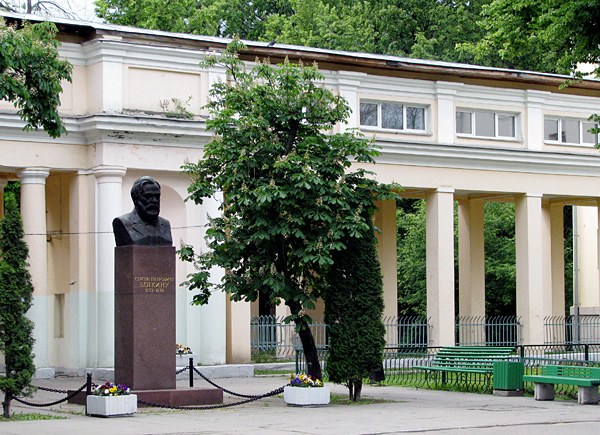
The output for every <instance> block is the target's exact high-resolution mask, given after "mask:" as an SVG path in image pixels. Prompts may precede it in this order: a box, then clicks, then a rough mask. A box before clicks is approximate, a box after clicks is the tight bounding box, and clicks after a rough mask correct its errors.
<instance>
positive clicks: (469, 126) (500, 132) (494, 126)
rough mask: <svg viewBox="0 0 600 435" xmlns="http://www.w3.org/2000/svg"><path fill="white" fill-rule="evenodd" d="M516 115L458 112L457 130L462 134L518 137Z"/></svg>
mask: <svg viewBox="0 0 600 435" xmlns="http://www.w3.org/2000/svg"><path fill="white" fill-rule="evenodd" d="M516 120H517V117H516V115H511V114H505V113H495V112H486V111H466V110H459V111H457V112H456V132H457V133H458V134H462V135H469V136H477V137H492V138H510V139H514V138H516V137H517V125H516Z"/></svg>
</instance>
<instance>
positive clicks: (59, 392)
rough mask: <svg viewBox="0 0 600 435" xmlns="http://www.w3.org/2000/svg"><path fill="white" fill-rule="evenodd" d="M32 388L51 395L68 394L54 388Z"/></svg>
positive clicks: (65, 391)
mask: <svg viewBox="0 0 600 435" xmlns="http://www.w3.org/2000/svg"><path fill="white" fill-rule="evenodd" d="M33 387H34V388H36V389H38V390H42V391H49V392H51V393H58V394H68V393H69V392H68V391H67V390H56V389H54V388H47V387H36V386H35V385H34V386H33Z"/></svg>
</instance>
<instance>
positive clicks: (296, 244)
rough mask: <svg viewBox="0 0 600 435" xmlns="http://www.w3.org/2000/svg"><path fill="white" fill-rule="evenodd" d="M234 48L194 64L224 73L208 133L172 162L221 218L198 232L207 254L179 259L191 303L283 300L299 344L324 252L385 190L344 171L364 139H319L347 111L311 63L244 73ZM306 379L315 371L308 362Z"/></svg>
mask: <svg viewBox="0 0 600 435" xmlns="http://www.w3.org/2000/svg"><path fill="white" fill-rule="evenodd" d="M243 49H244V46H243V44H241V43H239V42H238V41H234V42H233V43H232V44H231V45H230V46H229V48H228V49H227V51H226V52H225V53H223V55H221V56H220V57H217V56H212V57H209V58H207V59H206V61H205V62H204V63H203V67H209V66H212V65H214V64H216V63H217V62H218V63H220V64H222V65H223V66H224V67H225V68H227V70H228V72H229V74H230V77H231V80H230V81H227V82H220V83H216V84H215V85H213V87H212V88H211V91H210V97H211V102H210V103H209V104H208V109H209V112H210V114H211V118H210V119H209V120H208V121H207V128H209V129H211V130H212V131H213V132H214V139H213V141H211V142H210V143H209V144H207V145H206V146H205V148H204V158H203V159H202V160H200V161H199V162H198V163H188V164H186V165H185V166H184V168H183V169H184V171H185V172H186V173H187V174H188V175H190V177H191V178H192V183H191V185H190V186H189V188H188V191H189V193H190V196H189V198H190V199H192V200H193V201H195V202H196V203H198V204H201V203H202V202H203V201H204V200H205V199H206V198H208V197H211V196H214V195H215V194H216V193H217V192H222V195H223V198H222V204H221V206H220V211H221V215H220V216H218V217H213V218H212V219H211V221H210V224H209V227H208V229H207V242H208V247H209V251H208V252H205V253H201V254H199V255H196V253H195V252H194V251H193V249H192V248H191V247H189V246H187V247H184V248H183V249H182V250H181V251H180V254H181V257H182V258H183V259H185V260H188V261H195V262H196V266H197V267H198V271H197V273H195V274H193V275H191V276H190V279H189V281H188V283H187V284H188V286H189V287H190V289H192V290H198V291H199V293H198V294H196V295H195V296H194V302H195V303H197V304H202V303H206V302H207V301H208V298H209V296H210V293H211V291H212V290H213V289H219V290H224V291H226V292H228V293H230V294H231V298H232V299H233V300H236V301H239V300H245V301H255V300H256V299H257V298H258V295H259V294H261V297H265V298H266V299H267V300H269V301H271V303H272V304H274V305H275V304H278V303H279V302H280V300H281V299H283V300H284V301H285V303H286V304H287V305H288V306H289V307H290V310H291V313H292V314H291V316H289V317H288V319H287V321H292V320H293V321H295V322H296V326H297V328H298V330H299V333H300V336H301V339H302V342H303V346H305V345H306V343H305V341H304V340H305V339H306V340H312V335H310V330H309V329H308V328H307V326H306V322H307V321H310V318H309V317H308V316H307V315H306V314H305V310H306V309H312V308H314V306H315V301H316V300H317V298H319V297H321V296H322V295H323V294H324V292H325V290H326V289H327V279H326V276H327V271H328V269H329V267H330V266H331V264H333V258H332V257H333V253H334V252H336V251H340V250H342V249H343V248H344V247H345V246H344V241H345V240H346V239H347V238H356V237H359V236H360V235H361V234H362V233H363V232H364V231H366V230H367V229H368V228H369V222H368V221H367V219H365V217H364V216H365V213H367V212H370V211H371V210H373V208H374V205H373V195H374V196H375V197H376V198H377V197H381V198H385V197H387V196H386V195H389V191H390V187H389V186H381V185H379V184H378V183H377V182H375V181H373V180H372V179H370V178H369V177H368V175H369V174H368V172H366V171H364V170H362V169H359V170H357V171H354V172H351V171H350V165H351V162H350V158H351V157H353V158H354V159H356V161H359V162H373V157H374V156H375V155H376V154H377V152H376V151H375V150H373V148H372V144H371V142H369V141H366V140H363V139H362V138H361V137H359V136H357V135H356V133H354V132H345V133H338V134H327V132H328V131H330V130H331V129H332V128H333V127H334V126H335V125H337V124H338V123H340V122H343V121H344V120H345V119H346V118H347V116H348V114H349V107H348V105H347V103H346V102H345V100H344V99H343V98H341V97H339V96H335V95H334V94H333V93H332V92H331V91H330V90H328V89H327V88H325V87H324V86H322V85H320V84H319V81H321V80H322V79H323V76H322V75H321V73H320V72H319V71H318V69H317V68H316V67H313V66H311V67H307V66H303V65H294V64H292V63H289V62H287V61H286V62H285V63H283V64H281V65H277V66H274V65H270V64H269V63H267V62H262V61H258V63H257V65H256V66H255V67H254V68H252V69H251V70H249V71H248V70H246V69H244V66H243V64H242V62H241V61H240V60H239V59H238V58H237V51H238V50H243ZM213 266H219V267H222V268H224V269H225V270H227V273H226V274H225V275H224V277H223V278H222V280H221V281H220V282H217V283H211V282H210V274H209V271H210V269H211V267H213ZM303 334H304V335H303ZM313 346H314V343H313ZM314 351H315V355H316V348H315V349H314ZM305 353H306V354H307V355H308V353H309V352H306V348H305ZM317 361H318V360H317ZM319 372H320V369H319ZM309 374H311V375H315V376H316V377H317V378H321V376H320V373H318V375H317V373H314V372H310V366H309Z"/></svg>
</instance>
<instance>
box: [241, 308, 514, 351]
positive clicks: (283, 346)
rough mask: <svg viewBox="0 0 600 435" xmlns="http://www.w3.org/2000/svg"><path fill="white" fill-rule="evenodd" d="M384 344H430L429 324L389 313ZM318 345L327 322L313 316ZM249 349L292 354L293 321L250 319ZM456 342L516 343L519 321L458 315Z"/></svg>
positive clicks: (322, 341) (405, 347) (400, 346)
mask: <svg viewBox="0 0 600 435" xmlns="http://www.w3.org/2000/svg"><path fill="white" fill-rule="evenodd" d="M382 321H383V324H384V326H385V340H386V347H388V348H390V349H396V351H402V350H407V351H412V350H414V349H424V348H427V347H428V345H429V344H430V336H431V330H432V326H431V323H430V322H429V319H427V318H426V317H422V316H390V317H384V318H383V319H382ZM310 328H311V331H312V333H313V336H314V339H315V342H316V343H317V346H318V347H323V348H325V347H327V325H326V324H325V323H324V322H323V319H313V322H312V324H311V325H310ZM250 331H251V351H252V354H254V355H256V354H259V353H268V354H270V355H271V356H273V357H275V358H280V359H284V358H293V357H294V354H295V351H296V348H298V347H300V346H301V345H300V339H299V337H298V334H297V332H296V330H295V326H294V324H293V323H284V317H276V316H257V317H254V318H252V320H251V323H250ZM456 342H457V343H459V344H461V345H471V346H478V345H479V346H481V345H487V346H515V345H517V344H521V342H522V325H521V322H520V321H519V319H518V318H517V317H514V316H498V317H484V316H482V317H459V318H457V321H456Z"/></svg>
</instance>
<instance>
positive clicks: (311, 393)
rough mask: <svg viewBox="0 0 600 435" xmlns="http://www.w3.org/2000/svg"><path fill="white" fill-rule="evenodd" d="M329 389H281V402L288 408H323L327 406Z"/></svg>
mask: <svg viewBox="0 0 600 435" xmlns="http://www.w3.org/2000/svg"><path fill="white" fill-rule="evenodd" d="M330 395H331V394H330V392H329V388H328V387H326V386H323V387H308V388H304V387H292V386H290V385H288V386H286V387H284V388H283V400H285V403H287V404H288V406H325V405H328V404H329V399H330Z"/></svg>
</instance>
